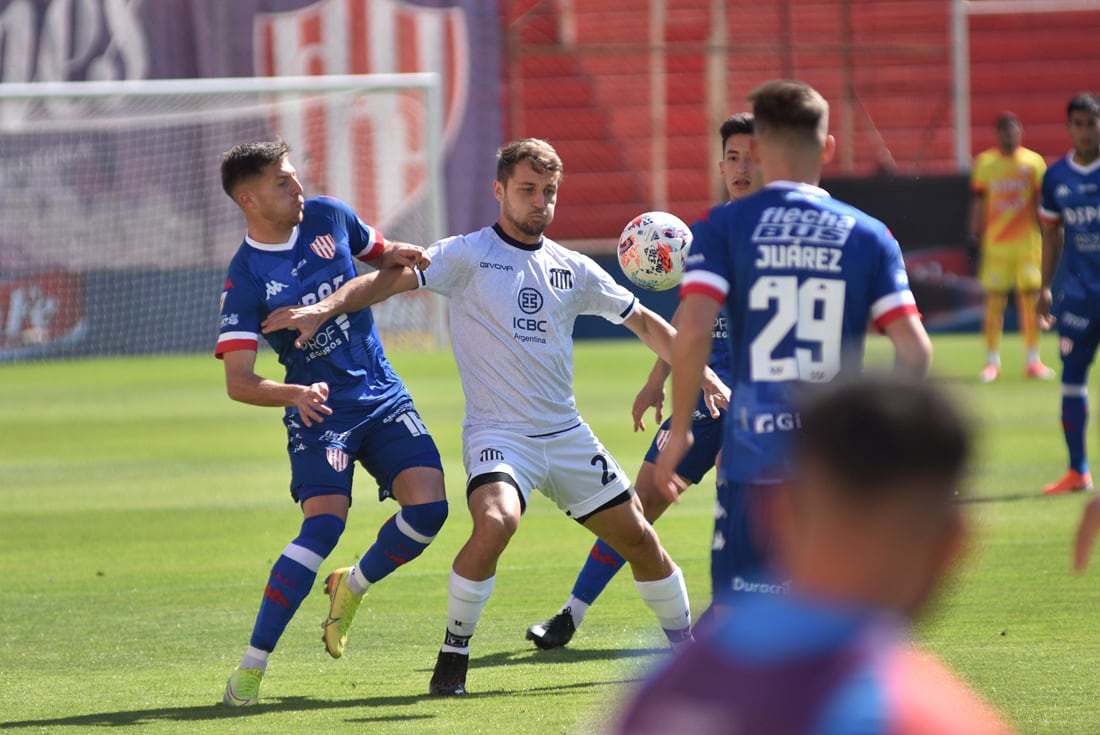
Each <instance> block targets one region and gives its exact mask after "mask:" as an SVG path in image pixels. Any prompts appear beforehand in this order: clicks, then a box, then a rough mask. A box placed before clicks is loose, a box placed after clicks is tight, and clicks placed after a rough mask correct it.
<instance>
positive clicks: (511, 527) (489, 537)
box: [474, 507, 519, 550]
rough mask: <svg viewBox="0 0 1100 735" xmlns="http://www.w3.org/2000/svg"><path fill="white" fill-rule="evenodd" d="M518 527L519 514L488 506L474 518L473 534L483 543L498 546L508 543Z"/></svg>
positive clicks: (501, 546)
mask: <svg viewBox="0 0 1100 735" xmlns="http://www.w3.org/2000/svg"><path fill="white" fill-rule="evenodd" d="M518 528H519V516H518V515H516V514H514V513H510V512H508V510H507V509H505V508H497V507H490V508H487V509H485V510H483V511H482V512H481V513H479V514H478V515H477V516H476V517H475V518H474V535H475V536H478V537H480V538H481V540H482V542H483V543H486V544H489V545H493V546H496V547H499V548H500V549H501V550H503V548H504V547H505V546H507V545H508V542H509V541H510V540H511V538H512V536H513V535H514V534H515V532H516V529H518Z"/></svg>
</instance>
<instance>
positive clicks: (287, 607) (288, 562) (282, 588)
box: [249, 515, 344, 652]
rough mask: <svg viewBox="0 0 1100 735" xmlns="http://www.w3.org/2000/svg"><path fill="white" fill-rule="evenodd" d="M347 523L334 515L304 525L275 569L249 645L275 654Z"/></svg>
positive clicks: (309, 520) (272, 571)
mask: <svg viewBox="0 0 1100 735" xmlns="http://www.w3.org/2000/svg"><path fill="white" fill-rule="evenodd" d="M343 532H344V522H343V521H342V520H340V519H339V518H338V517H336V516H334V515H319V516H313V517H311V518H306V519H305V520H303V521H302V528H301V530H300V531H299V532H298V538H296V539H294V540H293V541H291V542H290V543H289V544H287V547H286V548H285V549H283V553H282V555H281V556H280V557H279V558H278V559H277V560H276V561H275V565H274V566H272V567H271V577H270V579H269V580H268V583H267V587H266V588H265V589H264V599H263V601H262V602H261V603H260V612H259V614H258V615H257V616H256V624H255V626H254V627H253V629H252V639H251V640H250V641H249V644H250V645H251V646H252V647H253V648H256V649H259V650H261V651H268V652H270V651H273V650H275V644H276V643H278V642H279V638H280V637H281V636H282V634H283V631H284V630H286V626H287V623H289V622H290V619H291V618H292V617H294V613H295V612H296V611H297V610H298V606H299V605H301V604H302V600H304V599H305V598H306V595H308V594H309V590H310V588H311V587H312V586H313V582H314V581H315V580H316V579H317V570H318V569H320V568H321V562H323V561H324V560H325V557H327V556H328V555H329V554H331V553H332V550H333V549H335V548H336V542H337V541H339V540H340V534H342V533H343Z"/></svg>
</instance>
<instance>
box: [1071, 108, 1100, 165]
mask: <svg viewBox="0 0 1100 735" xmlns="http://www.w3.org/2000/svg"><path fill="white" fill-rule="evenodd" d="M1066 126H1067V127H1068V128H1069V137H1070V140H1072V141H1073V150H1074V152H1076V153H1077V155H1078V157H1080V158H1083V159H1085V160H1086V161H1093V160H1095V159H1096V157H1097V154H1098V153H1100V151H1098V150H1097V149H1098V148H1100V120H1098V119H1097V117H1096V116H1095V115H1093V114H1091V113H1090V112H1088V111H1086V110H1074V111H1073V112H1071V113H1070V116H1069V120H1068V121H1067V122H1066Z"/></svg>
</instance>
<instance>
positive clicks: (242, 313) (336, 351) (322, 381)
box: [216, 142, 447, 707]
mask: <svg viewBox="0 0 1100 735" xmlns="http://www.w3.org/2000/svg"><path fill="white" fill-rule="evenodd" d="M288 154H289V150H288V148H287V146H286V144H285V143H281V142H265V143H246V144H242V145H239V146H236V147H235V148H233V149H232V150H230V151H229V152H228V153H226V154H225V156H224V158H223V161H222V167H221V173H222V184H223V187H224V189H225V191H226V193H227V194H228V195H229V196H230V197H231V198H232V199H233V201H234V202H236V203H237V205H238V206H239V207H240V208H241V210H242V212H243V213H244V216H245V221H246V224H247V228H248V230H247V234H246V236H245V240H244V243H242V245H241V247H240V250H238V252H237V254H236V256H234V258H233V260H232V262H231V263H230V265H229V278H228V280H227V281H226V284H225V291H224V293H223V294H222V310H221V331H220V333H219V335H218V346H217V350H216V355H217V357H219V358H221V359H222V360H223V361H224V365H225V380H226V388H227V391H228V393H229V396H230V398H232V399H233V400H236V401H241V402H244V403H250V404H253V405H257V406H277V407H278V406H282V407H285V412H284V416H283V423H284V424H285V425H286V430H287V452H288V453H289V455H290V468H291V483H290V493H291V496H292V497H293V499H294V500H295V501H296V502H297V503H299V504H300V505H301V509H302V515H303V519H302V525H301V530H300V531H299V533H298V536H297V537H296V538H294V539H293V540H292V541H291V542H290V543H289V544H287V546H286V547H285V548H284V549H283V551H282V554H281V555H280V556H279V557H278V559H277V560H276V561H275V564H274V566H272V568H271V574H270V577H269V580H268V582H267V585H266V587H265V588H264V592H263V599H262V600H261V603H260V611H259V614H258V615H257V617H256V623H255V626H254V628H253V630H252V637H251V640H250V641H249V646H248V648H247V650H246V652H245V654H244V657H243V658H242V659H241V663H240V665H239V666H238V667H237V669H236V670H235V671H234V672H233V674H232V675H231V676H230V678H229V681H228V682H227V683H226V687H225V694H224V697H223V701H224V702H225V704H227V705H229V706H232V707H244V706H249V705H254V704H256V703H257V702H258V701H259V690H260V684H261V682H262V680H263V676H264V672H265V671H266V667H267V660H268V656H269V655H270V653H271V652H272V651H273V650H274V648H275V645H276V643H278V641H279V638H280V636H281V635H282V633H283V630H284V629H285V628H286V626H287V624H288V623H289V622H290V619H291V617H293V615H294V613H295V612H296V611H297V609H298V606H299V605H300V604H301V603H302V600H303V599H304V598H305V597H306V595H307V594H309V590H310V588H311V587H312V586H313V583H314V580H315V578H316V575H317V572H318V570H319V569H320V566H321V563H322V562H323V561H324V560H325V558H326V557H327V556H328V555H329V554H330V553H331V552H332V550H333V549H334V548H335V547H336V543H337V541H339V539H340V535H341V534H342V533H343V531H344V526H345V523H346V522H347V516H348V509H349V507H350V505H351V487H352V473H353V471H354V465H355V462H356V461H358V462H359V463H361V464H362V466H363V467H364V468H365V469H366V470H367V471H368V472H370V473H371V475H372V476H373V477H374V479H375V481H376V482H377V483H378V488H379V499H380V500H381V499H384V498H387V497H392V498H394V499H396V500H397V502H398V503H399V504H400V505H401V509H400V510H399V511H398V512H397V513H396V514H394V515H393V516H391V517H390V518H389V520H387V521H386V522H385V523H384V524H383V525H382V527H381V528H380V529H379V531H378V537H377V539H376V541H375V542H374V544H373V545H372V546H371V547H370V549H368V550H367V552H366V554H365V555H364V556H363V557H362V559H361V560H360V561H359V563H358V564H356V565H355V566H354V567H349V568H346V569H340V570H337V571H336V572H333V573H332V574H330V575H329V576H328V578H327V580H326V589H327V591H328V594H329V597H330V604H329V614H328V616H327V619H326V620H325V622H324V623H323V624H322V627H323V640H324V643H325V647H326V649H327V650H328V652H329V654H330V655H331V656H333V657H334V658H339V657H340V656H341V655H342V654H343V651H344V645H345V643H346V642H347V635H348V626H349V625H350V623H351V620H352V618H353V617H354V615H355V612H356V610H357V608H358V606H359V602H360V600H361V599H362V596H363V594H364V593H365V592H366V590H367V588H368V587H369V586H370V585H371V584H373V583H375V582H377V581H379V580H380V579H382V578H383V577H385V576H386V575H387V574H389V573H390V572H392V571H393V570H394V569H395V568H397V567H398V566H400V565H401V564H404V563H405V562H407V561H410V560H412V559H414V558H415V557H417V556H418V555H419V554H420V553H421V552H422V551H423V550H424V548H425V547H427V545H428V544H429V543H431V541H432V539H433V538H434V537H435V535H436V533H437V532H438V531H439V529H440V528H441V527H442V525H443V522H444V520H445V519H446V517H447V501H446V495H445V493H444V485H443V470H442V464H441V462H440V459H439V452H438V451H437V450H436V447H435V443H434V441H433V440H432V437H431V434H429V433H428V430H427V428H426V427H425V426H424V423H423V421H421V419H420V417H419V415H418V414H417V412H416V408H415V407H414V406H413V402H412V398H411V397H410V396H409V394H408V392H407V391H406V389H405V386H404V384H403V383H402V382H401V379H400V378H398V376H397V374H396V373H395V372H394V371H393V368H392V367H391V366H390V364H389V362H388V361H387V360H386V356H385V354H384V353H383V351H382V344H381V342H379V339H378V333H377V331H376V330H375V327H374V320H373V318H372V316H371V313H370V310H369V309H364V310H362V311H358V312H354V313H350V314H347V315H341V316H339V317H336V318H334V319H331V320H329V321H327V322H326V323H324V324H323V325H321V326H320V328H319V329H318V330H317V332H316V333H315V334H313V335H312V336H311V337H310V339H309V340H308V342H307V343H306V344H304V345H303V346H302V349H299V348H298V347H297V346H296V345H295V341H296V340H295V338H296V336H297V335H296V333H294V332H291V331H288V330H279V331H274V332H272V333H270V334H268V335H266V338H267V341H268V343H269V344H270V345H271V347H272V348H273V349H274V351H275V353H276V354H277V355H278V358H279V362H280V363H281V364H282V365H283V367H284V368H285V369H286V377H285V379H284V380H283V381H282V382H278V381H274V380H269V379H266V378H263V377H261V376H259V375H257V374H256V372H255V364H256V352H257V349H258V344H259V335H260V333H261V328H262V323H263V321H264V319H265V318H266V317H267V316H268V314H269V313H270V312H271V311H272V310H273V309H276V308H278V307H280V306H286V305H290V304H298V303H313V302H316V301H318V300H320V299H323V298H324V297H326V296H328V295H329V294H331V293H332V292H333V291H335V290H336V289H338V288H340V286H341V285H343V284H344V283H346V282H347V281H350V280H351V279H352V278H354V277H355V275H356V271H355V265H354V263H353V258H357V259H359V260H363V261H366V262H369V263H372V264H375V265H377V266H379V267H380V268H402V269H404V268H405V267H409V266H412V267H423V266H426V265H427V264H428V263H429V262H430V259H429V258H427V256H426V255H425V253H424V251H423V249H422V248H420V247H418V246H415V245H409V244H405V243H396V242H389V243H387V242H386V241H385V240H384V238H383V237H382V235H381V234H380V233H378V232H377V231H375V230H374V229H373V228H371V227H370V226H368V225H366V224H364V223H363V222H362V220H360V219H359V218H358V217H357V216H356V215H355V213H354V212H353V211H352V210H351V208H350V207H348V206H347V205H346V204H344V203H342V202H340V201H337V200H335V199H330V198H326V197H321V198H317V199H309V200H305V199H303V196H302V186H301V184H300V183H299V182H298V178H297V174H296V172H295V170H294V168H293V166H291V164H290V161H289V158H288Z"/></svg>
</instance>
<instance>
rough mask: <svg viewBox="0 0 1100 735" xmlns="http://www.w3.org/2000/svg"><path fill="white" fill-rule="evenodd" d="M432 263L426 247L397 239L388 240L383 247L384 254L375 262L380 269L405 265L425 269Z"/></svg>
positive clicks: (404, 266)
mask: <svg viewBox="0 0 1100 735" xmlns="http://www.w3.org/2000/svg"><path fill="white" fill-rule="evenodd" d="M431 264H432V259H431V258H430V257H428V253H427V251H425V250H424V248H422V247H420V246H419V245H413V244H412V243H408V242H400V241H397V240H387V241H386V244H385V246H384V247H383V249H382V256H381V257H380V258H378V262H377V263H374V265H376V266H378V268H379V269H386V268H395V267H403V268H416V269H417V270H424V269H425V268H427V267H428V266H429V265H431Z"/></svg>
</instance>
